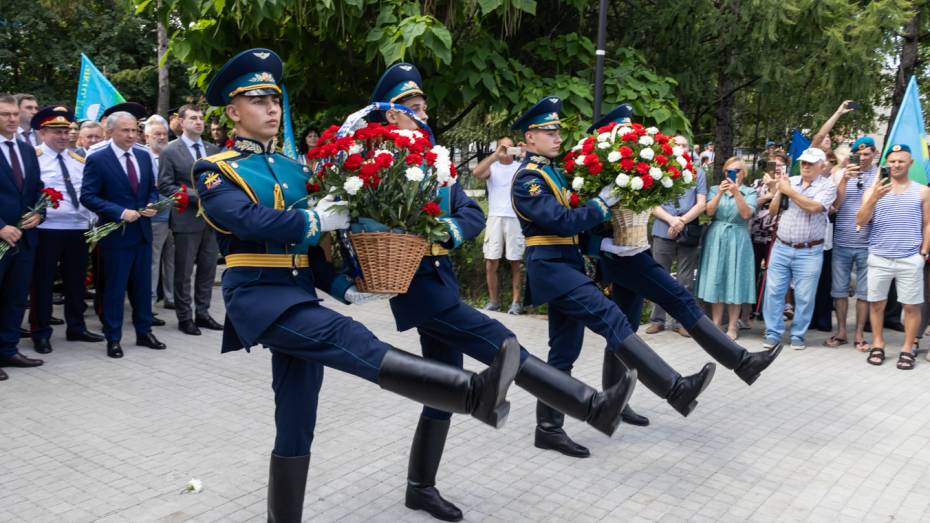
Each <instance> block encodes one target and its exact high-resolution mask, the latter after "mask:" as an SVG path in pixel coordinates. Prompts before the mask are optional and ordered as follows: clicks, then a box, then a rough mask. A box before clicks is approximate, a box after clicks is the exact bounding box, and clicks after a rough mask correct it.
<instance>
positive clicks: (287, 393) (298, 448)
mask: <svg viewBox="0 0 930 523" xmlns="http://www.w3.org/2000/svg"><path fill="white" fill-rule="evenodd" d="M258 342H259V343H261V344H262V345H265V346H266V347H269V348H270V349H271V351H272V358H271V374H272V383H271V387H272V389H273V390H274V396H275V427H276V429H277V435H276V436H275V446H274V453H275V454H276V455H278V456H283V457H292V456H304V455H306V454H307V453H309V452H310V445H311V443H312V442H313V431H314V428H315V427H316V411H317V401H318V399H319V394H320V386H321V385H322V383H323V367H332V368H334V369H337V370H341V371H343V372H347V373H349V374H353V375H355V376H359V377H361V378H363V379H366V380H368V381H370V382H372V383H378V372H379V369H380V368H381V360H382V359H384V354H385V353H386V352H387V351H388V349H390V348H391V347H390V345H387V344H386V343H384V342H382V341H381V340H379V339H378V338H376V337H375V336H374V334H372V333H371V332H370V331H369V330H368V329H366V328H365V327H364V326H363V325H362V324H361V323H358V322H357V321H355V320H353V319H352V318H349V317H348V316H343V315H341V314H339V313H337V312H334V311H332V310H329V309H327V308H325V307H322V306H320V304H319V303H304V304H300V305H296V306H294V307H292V308H290V309H288V311H287V312H285V313H284V314H282V315H281V317H279V318H278V319H277V321H275V323H274V324H272V326H271V327H269V328H268V330H267V331H265V332H264V333H262V335H261V336H260V337H259V339H258Z"/></svg>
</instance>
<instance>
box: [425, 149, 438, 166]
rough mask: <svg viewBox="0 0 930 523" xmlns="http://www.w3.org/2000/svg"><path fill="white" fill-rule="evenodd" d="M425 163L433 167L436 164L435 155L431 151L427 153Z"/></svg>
mask: <svg viewBox="0 0 930 523" xmlns="http://www.w3.org/2000/svg"><path fill="white" fill-rule="evenodd" d="M426 163H427V164H429V165H435V164H436V153H434V152H433V151H427V153H426Z"/></svg>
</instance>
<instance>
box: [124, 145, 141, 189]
mask: <svg viewBox="0 0 930 523" xmlns="http://www.w3.org/2000/svg"><path fill="white" fill-rule="evenodd" d="M124 156H126V174H128V175H129V186H130V187H132V192H134V193H136V194H139V175H138V174H136V166H135V165H133V163H132V155H131V154H129V153H126V154H125V155H124Z"/></svg>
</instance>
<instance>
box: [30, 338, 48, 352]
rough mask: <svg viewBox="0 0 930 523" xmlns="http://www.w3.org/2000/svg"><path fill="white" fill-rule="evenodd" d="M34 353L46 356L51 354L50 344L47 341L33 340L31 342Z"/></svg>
mask: <svg viewBox="0 0 930 523" xmlns="http://www.w3.org/2000/svg"><path fill="white" fill-rule="evenodd" d="M32 345H33V347H35V351H36V352H38V353H39V354H48V353H50V352H52V343H51V342H50V341H48V339H42V340H35V341H33V342H32Z"/></svg>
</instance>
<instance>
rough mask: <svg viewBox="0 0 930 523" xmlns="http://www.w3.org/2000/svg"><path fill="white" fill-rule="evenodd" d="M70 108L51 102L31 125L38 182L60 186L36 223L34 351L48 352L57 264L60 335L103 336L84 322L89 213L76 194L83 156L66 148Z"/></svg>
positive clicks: (84, 338)
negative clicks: (57, 197) (37, 139)
mask: <svg viewBox="0 0 930 523" xmlns="http://www.w3.org/2000/svg"><path fill="white" fill-rule="evenodd" d="M73 122H74V113H73V112H71V110H69V109H68V108H67V107H61V106H51V107H46V108H44V109H42V110H41V111H39V112H38V113H36V115H35V116H34V117H33V118H32V128H33V129H36V130H38V132H39V135H40V136H41V137H42V145H40V146H38V147H36V155H37V156H38V158H39V169H40V170H41V176H42V183H43V184H44V185H45V187H51V188H53V189H55V190H57V191H59V192H60V193H61V194H62V195H63V196H64V198H63V199H62V201H61V202H59V204H58V208H57V209H51V208H49V209H47V210H46V214H45V221H44V222H43V223H42V224H41V225H39V227H38V230H39V231H38V232H39V246H38V248H37V251H36V264H35V269H34V272H33V298H32V308H31V312H30V319H31V321H30V323H31V326H32V342H33V344H34V345H35V350H36V352H38V353H39V354H48V353H50V352H52V344H51V342H50V341H49V338H50V337H51V335H52V327H51V324H50V321H51V317H52V286H53V284H54V282H55V275H56V274H57V273H58V271H59V266H60V270H61V279H62V282H63V284H64V295H65V322H66V323H67V329H66V330H65V337H66V339H67V340H68V341H89V342H100V341H103V336H101V335H99V334H95V333H92V332H89V331H88V330H87V325H86V324H85V323H84V309H85V308H86V307H87V306H86V305H85V303H84V291H85V286H84V281H85V277H86V275H87V243H86V242H85V241H84V233H85V232H86V231H87V230H88V229H89V228H90V225H91V221H93V219H94V215H93V213H91V212H90V211H89V210H87V208H86V207H84V206H83V205H81V203H80V201H79V200H78V198H79V195H80V194H81V184H82V182H83V178H84V157H82V156H80V155H78V154H77V153H75V152H74V151H72V150H70V149H68V134H69V132H70V126H71V124H72V123H73Z"/></svg>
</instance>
